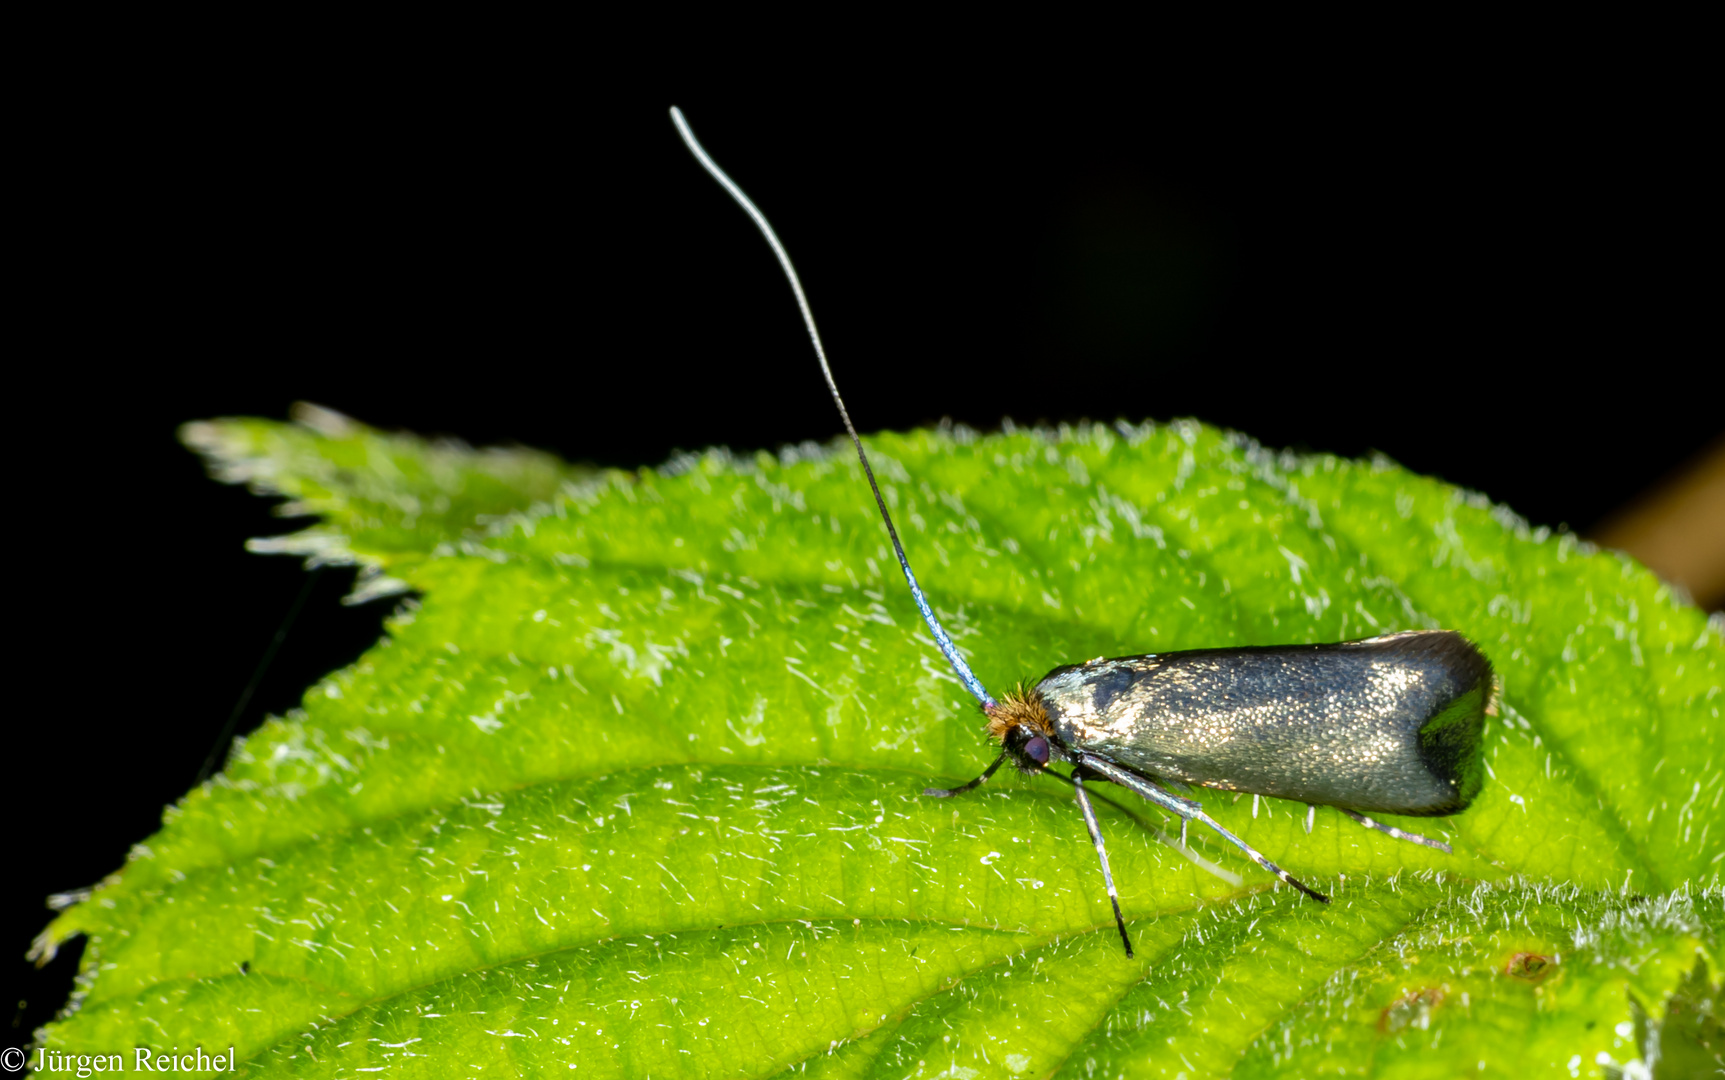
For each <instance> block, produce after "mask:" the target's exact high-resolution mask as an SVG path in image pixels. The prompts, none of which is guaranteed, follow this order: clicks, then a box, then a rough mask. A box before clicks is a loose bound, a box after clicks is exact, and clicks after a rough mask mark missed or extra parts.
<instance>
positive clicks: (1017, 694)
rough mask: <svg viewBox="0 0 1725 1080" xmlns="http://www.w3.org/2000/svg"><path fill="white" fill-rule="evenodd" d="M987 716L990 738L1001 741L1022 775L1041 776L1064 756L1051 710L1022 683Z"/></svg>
mask: <svg viewBox="0 0 1725 1080" xmlns="http://www.w3.org/2000/svg"><path fill="white" fill-rule="evenodd" d="M983 712H984V713H985V714H986V715H987V716H988V733H989V735H991V736H993V737H994V738H996V739H999V740H1000V742H1001V745H1002V746H1003V747H1005V749H1006V752H1007V753H1009V754H1011V755H1012V761H1013V764H1015V765H1017V766H1018V768H1019V769H1020V771H1022V772H1027V773H1034V772H1040V771H1041V770H1043V769H1045V768H1047V767H1048V763H1049V762H1050V761H1054V760H1056V759H1057V758H1058V757H1059V756H1060V754H1059V750H1058V745H1059V744H1058V743H1057V742H1056V741H1055V738H1054V725H1052V724H1051V723H1049V721H1048V707H1047V706H1046V705H1045V704H1043V701H1042V695H1041V694H1040V693H1038V692H1037V690H1036V688H1035V687H1034V686H1030V687H1027V686H1025V685H1024V684H1022V683H1020V684H1019V685H1018V686H1017V687H1016V688H1014V689H1013V690H1012V692H1011V693H1009V694H1006V695H1005V696H1004V697H1002V698H1001V699H1000V700H999V701H996V702H995V703H994V704H993V705H990V706H986V707H984V709H983Z"/></svg>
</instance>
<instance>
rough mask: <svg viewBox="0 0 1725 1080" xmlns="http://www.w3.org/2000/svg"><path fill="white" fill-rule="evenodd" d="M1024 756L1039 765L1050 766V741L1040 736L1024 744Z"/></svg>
mask: <svg viewBox="0 0 1725 1080" xmlns="http://www.w3.org/2000/svg"><path fill="white" fill-rule="evenodd" d="M1024 756H1025V757H1027V758H1029V759H1030V760H1031V761H1034V762H1036V763H1037V764H1038V765H1046V764H1048V740H1047V739H1044V738H1043V737H1042V736H1040V735H1038V736H1036V737H1035V738H1034V739H1031V740H1030V741H1029V742H1027V743H1025V744H1024Z"/></svg>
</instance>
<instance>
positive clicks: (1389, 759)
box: [1036, 630, 1493, 816]
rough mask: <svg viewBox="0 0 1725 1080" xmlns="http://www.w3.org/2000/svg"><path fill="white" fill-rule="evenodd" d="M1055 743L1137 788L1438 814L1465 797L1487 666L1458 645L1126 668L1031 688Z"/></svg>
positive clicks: (1335, 648) (1432, 638)
mask: <svg viewBox="0 0 1725 1080" xmlns="http://www.w3.org/2000/svg"><path fill="white" fill-rule="evenodd" d="M1036 689H1037V691H1038V693H1039V695H1040V696H1041V698H1042V701H1043V707H1044V708H1045V709H1046V710H1047V714H1048V717H1049V720H1050V723H1051V724H1052V726H1053V728H1054V732H1055V737H1056V738H1057V740H1058V741H1059V742H1060V743H1061V744H1063V745H1069V746H1071V747H1073V748H1075V749H1079V750H1087V751H1090V752H1092V753H1096V754H1101V755H1103V756H1106V757H1108V758H1111V759H1112V760H1114V761H1117V762H1119V763H1120V764H1122V765H1125V766H1127V767H1129V768H1132V769H1136V770H1138V771H1140V772H1143V773H1145V774H1146V775H1149V776H1154V777H1161V778H1166V779H1168V780H1177V781H1182V782H1185V783H1189V784H1196V785H1199V786H1203V787H1213V788H1221V789H1223V790H1229V791H1242V792H1251V793H1253V794H1257V795H1269V796H1273V797H1276V798H1283V799H1297V800H1300V801H1303V802H1309V803H1317V804H1320V805H1327V806H1340V807H1346V808H1349V809H1354V810H1371V811H1378V812H1382V813H1395V814H1411V815H1418V816H1439V815H1444V814H1453V813H1456V812H1458V811H1460V810H1462V809H1464V808H1466V806H1467V805H1468V803H1469V802H1471V801H1472V799H1473V797H1474V796H1475V795H1476V794H1477V793H1478V791H1479V786H1480V777H1481V772H1482V767H1481V761H1480V755H1481V737H1482V732H1483V729H1484V723H1485V716H1486V713H1487V711H1488V710H1489V709H1490V707H1491V704H1492V695H1493V682H1492V673H1491V664H1490V663H1489V662H1488V661H1487V660H1486V658H1485V656H1484V655H1483V654H1481V653H1480V651H1479V650H1478V649H1477V648H1475V647H1474V645H1473V643H1472V642H1470V641H1468V640H1467V639H1466V638H1464V637H1462V636H1461V635H1460V634H1457V633H1454V632H1452V631H1447V630H1427V631H1411V632H1407V633H1400V634H1389V635H1385V636H1383V637H1376V638H1370V639H1367V640H1364V641H1346V642H1339V643H1335V644H1326V645H1275V646H1263V647H1253V648H1234V649H1199V650H1193V651H1189V652H1174V653H1160V654H1154V655H1148V656H1128V657H1120V658H1117V659H1112V660H1094V661H1091V662H1090V663H1087V664H1076V665H1071V666H1068V667H1061V668H1056V669H1055V670H1053V671H1051V672H1049V674H1048V675H1047V676H1046V677H1045V678H1043V680H1042V681H1041V682H1040V683H1038V684H1037V688H1036Z"/></svg>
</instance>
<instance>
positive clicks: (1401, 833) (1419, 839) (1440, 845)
mask: <svg viewBox="0 0 1725 1080" xmlns="http://www.w3.org/2000/svg"><path fill="white" fill-rule="evenodd" d="M1336 809H1337V810H1342V808H1341V807H1339V806H1338V807H1336ZM1342 813H1344V814H1346V815H1348V816H1349V817H1351V818H1353V819H1354V820H1355V821H1357V822H1359V823H1360V824H1361V825H1364V826H1365V827H1366V828H1368V829H1376V830H1378V831H1379V832H1381V833H1388V834H1389V835H1390V836H1393V837H1395V838H1396V839H1397V840H1406V841H1407V842H1408V843H1410V844H1422V845H1424V846H1425V847H1429V848H1434V849H1436V850H1438V851H1441V852H1443V853H1444V854H1445V855H1450V854H1453V852H1451V851H1450V847H1449V845H1448V844H1446V843H1444V842H1443V841H1442V840H1433V839H1431V838H1430V837H1426V836H1421V835H1420V834H1419V833H1411V832H1407V831H1405V830H1403V829H1398V828H1396V827H1395V826H1394V825H1385V824H1384V823H1383V822H1381V821H1373V820H1372V819H1371V818H1369V817H1367V816H1366V815H1364V814H1360V813H1356V812H1354V811H1352V810H1342Z"/></svg>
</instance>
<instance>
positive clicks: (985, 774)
mask: <svg viewBox="0 0 1725 1080" xmlns="http://www.w3.org/2000/svg"><path fill="white" fill-rule="evenodd" d="M1005 760H1006V754H1005V753H1004V752H1002V753H1001V755H1000V756H999V757H997V758H995V759H994V764H992V765H990V766H989V767H988V768H986V769H984V770H982V775H981V776H979V777H977V778H976V779H975V780H972V781H971V782H970V783H968V784H960V785H958V786H957V787H954V788H940V787H931V788H923V789H922V793H923V794H924V795H930V796H933V797H934V798H936V799H946V798H951V797H952V796H954V795H963V794H964V793H965V792H967V791H970V790H972V789H974V788H977V787H980V786H981V785H982V782H983V781H984V780H987V779H988V778H989V777H991V776H993V775H994V770H996V769H998V768H1000V763H1001V762H1003V761H1005Z"/></svg>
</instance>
